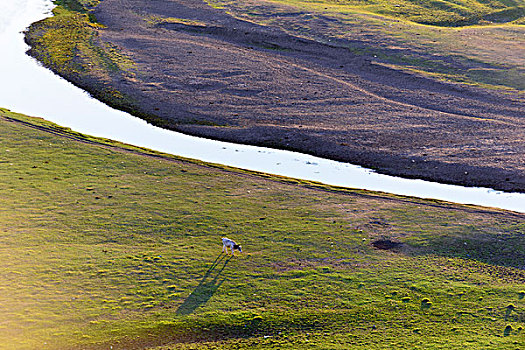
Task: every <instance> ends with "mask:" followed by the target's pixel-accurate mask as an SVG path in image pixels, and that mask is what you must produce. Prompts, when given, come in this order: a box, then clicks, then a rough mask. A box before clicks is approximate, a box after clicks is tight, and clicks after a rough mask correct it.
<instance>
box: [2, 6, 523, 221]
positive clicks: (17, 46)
mask: <svg viewBox="0 0 525 350" xmlns="http://www.w3.org/2000/svg"><path fill="white" fill-rule="evenodd" d="M52 8H53V4H52V2H51V0H0V67H1V68H0V107H3V108H8V109H10V110H12V111H14V112H19V113H24V114H28V115H32V116H38V117H42V118H45V119H46V120H49V121H52V122H54V123H57V124H59V125H62V126H66V127H69V128H71V129H73V130H75V131H79V132H82V133H85V134H90V135H94V136H100V137H105V138H110V139H113V140H117V141H121V142H125V143H129V144H133V145H137V146H141V147H147V148H150V149H154V150H157V151H161V152H166V153H170V154H175V155H179V156H183V157H188V158H194V159H200V160H203V161H207V162H213V163H220V164H225V165H229V166H234V167H238V168H243V169H249V170H256V171H262V172H266V173H271V174H277V175H283V176H289V177H294V178H301V179H305V180H313V181H319V182H322V183H326V184H331V185H337V186H344V187H349V188H361V189H368V190H374V191H383V192H389V193H395V194H400V195H408V196H415V197H420V198H435V199H441V200H446V201H450V202H456V203H464V204H477V205H483V206H489V207H498V208H502V209H509V210H513V211H517V212H521V213H525V194H521V193H505V192H501V191H495V190H492V189H488V188H473V187H462V186H454V185H445V184H439V183H434V182H429V181H423V180H411V179H403V178H398V177H394V176H388V175H381V174H377V173H374V172H373V171H371V170H368V169H365V168H362V167H359V166H355V165H351V164H347V163H341V162H336V161H331V160H327V159H322V158H317V157H314V156H310V155H305V154H300V153H296V152H289V151H281V150H274V149H268V148H262V147H254V146H245V145H238V144H233V143H227V142H220V141H214V140H208V139H203V138H199V137H193V136H187V135H183V134H180V133H176V132H172V131H168V130H164V129H161V128H157V127H154V126H152V125H149V124H147V123H146V122H144V121H142V120H140V119H138V118H135V117H133V116H131V115H129V114H127V113H124V112H121V111H117V110H114V109H112V108H110V107H108V106H106V105H104V104H103V103H101V102H99V101H97V100H95V99H93V98H91V97H90V96H89V95H88V94H87V93H86V92H84V91H83V90H81V89H79V88H77V87H75V86H73V85H72V84H70V83H69V82H67V81H65V80H64V79H62V78H60V77H58V76H56V75H55V74H53V73H52V72H51V71H49V70H47V69H45V68H43V67H41V66H40V65H39V64H38V63H37V62H36V61H35V60H34V59H32V58H30V57H29V56H27V55H26V54H25V51H26V50H27V45H25V43H24V41H23V33H22V31H23V30H24V29H25V28H27V26H29V25H30V24H31V23H32V22H35V21H37V20H40V19H42V18H45V17H47V16H50V15H51V9H52Z"/></svg>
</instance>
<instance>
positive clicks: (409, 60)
mask: <svg viewBox="0 0 525 350" xmlns="http://www.w3.org/2000/svg"><path fill="white" fill-rule="evenodd" d="M206 1H207V2H208V3H209V4H211V5H212V6H215V7H219V8H222V9H224V10H225V11H228V12H230V13H232V14H233V15H235V16H238V17H241V18H243V19H246V20H249V21H254V22H257V23H261V24H267V25H273V26H279V27H281V28H283V29H284V30H286V31H288V32H290V33H292V34H294V35H298V36H304V37H308V38H312V39H315V40H319V41H326V42H329V43H330V44H332V45H333V44H337V43H338V44H339V45H344V46H348V48H349V49H350V50H353V51H354V52H355V53H356V54H359V55H366V56H370V57H374V59H373V60H374V61H375V62H377V63H379V64H386V65H389V66H392V67H394V68H396V69H402V70H409V71H412V72H416V73H422V74H425V75H430V76H434V77H436V78H438V79H442V80H447V81H452V82H461V83H466V84H472V85H478V86H482V87H486V88H497V89H502V88H503V89H508V88H510V89H515V90H524V89H525V83H524V81H525V79H524V76H525V71H524V69H523V67H524V64H525V61H524V60H523V57H524V52H523V47H524V45H525V43H524V41H523V33H524V27H523V25H522V24H523V21H524V18H525V7H524V6H525V2H524V1H513V0H510V1H501V2H500V1H495V0H494V1H463V0H458V1H454V2H452V1H427V0H424V1H417V2H414V1H404V0H396V1H382V0H377V1H366V2H364V1H353V0H349V1H344V0H343V1H332V0H318V1H308V0H270V1H261V0H249V1H238V0H206ZM270 4H275V7H272V6H271V5H270ZM452 4H456V5H452ZM457 4H461V6H460V5H457ZM398 5H399V6H398ZM444 5H447V6H444ZM458 7H459V8H460V9H461V11H465V13H469V14H471V15H469V16H467V17H465V16H458V12H457V11H456V10H457V8H458ZM502 9H504V10H502ZM461 11H460V12H461ZM497 14H499V15H497ZM507 14H508V16H507ZM511 14H512V15H511ZM489 19H492V21H490V20H489ZM501 23H504V24H501ZM421 24H431V25H421ZM370 38H373V39H372V40H370ZM356 39H357V40H361V43H360V44H356V43H355V40H356Z"/></svg>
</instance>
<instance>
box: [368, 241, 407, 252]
mask: <svg viewBox="0 0 525 350" xmlns="http://www.w3.org/2000/svg"><path fill="white" fill-rule="evenodd" d="M372 245H373V246H374V248H376V249H380V250H392V249H396V248H399V247H401V242H394V241H391V240H389V239H378V240H377V241H373V242H372Z"/></svg>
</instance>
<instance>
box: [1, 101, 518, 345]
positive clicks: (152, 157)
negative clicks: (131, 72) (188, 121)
mask: <svg viewBox="0 0 525 350" xmlns="http://www.w3.org/2000/svg"><path fill="white" fill-rule="evenodd" d="M0 116H1V117H0V118H1V119H0V181H1V183H2V184H3V185H2V186H1V187H0V199H1V202H2V207H1V209H0V233H1V239H0V263H1V264H0V266H1V268H0V269H1V273H0V282H1V283H0V289H1V293H0V307H1V309H0V311H1V314H2V316H1V318H0V321H1V322H0V325H1V327H0V336H1V338H2V342H1V344H0V348H2V349H12V348H16V349H41V348H42V347H43V344H44V343H47V345H46V346H48V347H51V348H53V347H57V346H59V345H63V346H66V347H74V346H77V345H78V344H84V345H82V347H86V346H88V345H89V344H91V345H90V346H94V345H96V344H100V347H101V348H108V347H109V346H113V348H114V349H116V348H124V349H126V348H130V347H155V346H157V345H158V346H163V344H168V343H172V342H176V343H177V344H178V345H176V344H175V345H169V346H167V347H163V348H162V349H168V348H174V347H177V348H178V347H180V348H208V347H216V348H230V347H231V346H233V344H235V346H238V347H239V348H246V349H248V348H264V347H265V346H276V347H278V346H284V347H286V348H297V349H303V348H313V349H315V348H319V349H322V348H349V347H351V348H357V349H366V348H378V349H389V348H392V347H393V346H394V347H396V348H415V349H433V348H435V349H438V348H444V347H445V348H457V347H462V348H466V349H479V348H480V347H483V346H492V347H496V348H505V347H507V346H511V345H512V346H518V347H519V346H523V345H525V344H524V343H523V337H522V335H521V334H522V333H521V330H522V329H523V326H524V320H525V318H524V314H523V307H524V302H525V300H524V298H523V295H524V294H523V281H524V280H525V272H524V271H523V266H522V265H521V264H522V262H523V256H524V254H525V251H524V249H525V247H524V243H523V242H524V239H523V234H524V230H525V221H524V218H523V216H522V215H514V214H510V213H506V212H504V211H491V210H488V211H485V210H478V209H476V208H467V207H463V206H456V205H449V204H445V203H439V202H435V201H423V200H415V199H408V198H403V197H398V196H389V195H379V194H374V193H370V192H366V191H352V190H343V189H337V188H334V187H330V186H324V185H316V184H312V183H308V182H304V183H301V182H298V181H294V180H288V179H284V178H279V177H271V176H266V177H261V176H256V175H254V174H252V173H250V172H243V171H234V170H232V169H230V168H227V167H224V168H223V167H220V166H210V165H207V164H204V163H200V162H190V161H186V160H183V159H180V158H177V157H171V156H161V155H160V154H158V153H156V152H150V151H147V150H141V149H137V148H134V147H131V146H124V145H121V144H118V143H115V142H110V141H107V140H100V139H96V138H92V137H89V136H84V135H81V134H78V133H74V132H71V131H69V130H68V129H63V128H59V127H56V126H53V125H52V124H50V123H47V122H44V121H42V120H39V119H33V118H27V117H24V116H21V115H16V114H13V113H10V112H7V111H5V110H0ZM5 118H12V119H11V120H19V121H24V122H26V123H29V124H28V125H24V124H20V123H19V122H16V123H15V122H10V121H9V119H5ZM42 128H43V130H40V129H42ZM50 131H52V133H50ZM114 146H118V147H120V148H115V147H114ZM222 236H228V237H231V238H233V239H236V240H237V241H239V242H240V243H241V244H242V245H243V250H244V253H243V254H242V255H238V256H236V257H235V258H231V259H230V258H227V257H225V256H222V257H221V256H219V253H220V251H221V248H222V247H221V243H220V238H221V237H222ZM377 238H388V239H394V240H396V241H399V242H403V243H404V245H403V246H402V247H401V248H400V250H395V251H381V250H376V249H374V248H373V247H372V245H371V241H373V240H375V239H377ZM465 243H466V244H465ZM509 305H512V308H509ZM508 326H510V328H509V327H508ZM137 337H138V338H137ZM445 340H446V341H445ZM139 344H142V345H140V346H139Z"/></svg>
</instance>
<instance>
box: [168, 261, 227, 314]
mask: <svg viewBox="0 0 525 350" xmlns="http://www.w3.org/2000/svg"><path fill="white" fill-rule="evenodd" d="M231 259H232V257H227V255H225V254H222V253H221V254H219V256H217V258H216V259H215V261H214V262H213V263H212V264H211V266H210V268H209V269H208V271H206V273H205V274H204V276H203V277H202V280H201V281H200V283H199V285H198V286H197V287H196V288H195V290H193V292H191V294H190V295H189V296H188V297H187V298H186V300H184V302H183V303H182V305H181V306H179V308H178V309H177V311H176V313H177V315H189V314H191V313H192V312H193V311H195V310H196V309H197V308H198V307H199V306H201V305H203V304H206V303H207V302H208V300H210V298H211V297H212V296H213V295H214V294H215V292H216V291H217V290H218V289H219V288H220V286H221V285H222V284H223V283H224V281H225V280H226V277H222V276H221V275H222V272H223V271H224V269H225V268H226V265H228V263H229V262H230V260H231Z"/></svg>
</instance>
